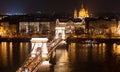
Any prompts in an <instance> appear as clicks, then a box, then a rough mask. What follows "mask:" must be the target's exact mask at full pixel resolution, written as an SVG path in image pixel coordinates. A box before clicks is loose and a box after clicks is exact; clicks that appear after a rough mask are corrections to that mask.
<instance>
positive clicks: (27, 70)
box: [16, 38, 62, 72]
mask: <svg viewBox="0 0 120 72" xmlns="http://www.w3.org/2000/svg"><path fill="white" fill-rule="evenodd" d="M61 41H62V38H58V39H53V40H52V41H50V42H49V43H47V47H48V54H47V58H43V57H42V56H41V53H40V52H36V57H32V56H31V54H29V55H28V57H27V59H26V60H25V62H24V63H23V65H22V66H21V67H20V68H19V69H18V70H17V71H16V72H36V71H37V70H38V69H39V66H40V65H41V64H42V63H43V62H44V61H46V60H49V59H50V56H51V53H52V52H53V51H54V50H55V48H56V47H57V46H58V45H59V44H60V43H61Z"/></svg>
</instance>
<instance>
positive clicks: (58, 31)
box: [55, 19, 66, 39]
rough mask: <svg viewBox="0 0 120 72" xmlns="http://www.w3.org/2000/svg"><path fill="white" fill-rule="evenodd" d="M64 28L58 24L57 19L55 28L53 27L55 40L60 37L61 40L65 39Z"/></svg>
mask: <svg viewBox="0 0 120 72" xmlns="http://www.w3.org/2000/svg"><path fill="white" fill-rule="evenodd" d="M65 26H66V25H62V24H60V22H59V19H57V20H56V27H55V38H59V37H60V36H61V37H62V39H65Z"/></svg>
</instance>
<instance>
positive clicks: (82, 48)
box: [0, 42, 120, 72]
mask: <svg viewBox="0 0 120 72" xmlns="http://www.w3.org/2000/svg"><path fill="white" fill-rule="evenodd" d="M30 46H31V45H30V43H29V42H18V43H14V42H1V43H0V72H15V71H16V69H18V67H20V66H21V65H22V64H23V62H24V60H25V58H26V57H27V55H28V54H29V52H30V50H31V49H30V48H31V47H30ZM67 48H68V49H67ZM55 52H56V53H55V54H56V56H55V60H56V64H54V65H52V64H51V65H49V66H46V67H44V68H45V69H43V70H42V71H40V70H39V71H38V72H120V45H118V44H116V43H114V44H105V43H99V44H94V45H91V44H80V43H70V44H69V45H68V46H67V45H63V46H59V47H58V48H57V49H56V51H55Z"/></svg>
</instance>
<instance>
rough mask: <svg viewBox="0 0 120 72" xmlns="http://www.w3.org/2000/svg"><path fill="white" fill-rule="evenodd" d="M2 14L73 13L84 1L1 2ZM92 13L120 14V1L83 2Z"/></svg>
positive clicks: (31, 0) (9, 0)
mask: <svg viewBox="0 0 120 72" xmlns="http://www.w3.org/2000/svg"><path fill="white" fill-rule="evenodd" d="M0 1H1V2H0V13H15V12H18V13H31V12H33V13H36V12H39V11H42V12H43V11H44V12H50V11H51V12H52V11H53V12H56V13H58V12H59V13H60V12H68V13H70V12H73V10H74V9H75V8H77V9H79V8H80V6H81V3H82V0H0ZM83 3H84V5H85V7H86V8H87V9H88V10H89V12H91V13H106V12H113V13H120V0H83Z"/></svg>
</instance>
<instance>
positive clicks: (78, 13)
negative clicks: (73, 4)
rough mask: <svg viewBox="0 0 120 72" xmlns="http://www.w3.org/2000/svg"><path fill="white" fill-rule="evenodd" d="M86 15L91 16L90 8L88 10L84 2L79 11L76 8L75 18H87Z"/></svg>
mask: <svg viewBox="0 0 120 72" xmlns="http://www.w3.org/2000/svg"><path fill="white" fill-rule="evenodd" d="M85 17H89V14H88V10H86V9H85V8H84V6H83V4H82V5H81V8H80V10H79V11H77V10H76V9H75V10H74V18H85Z"/></svg>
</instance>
